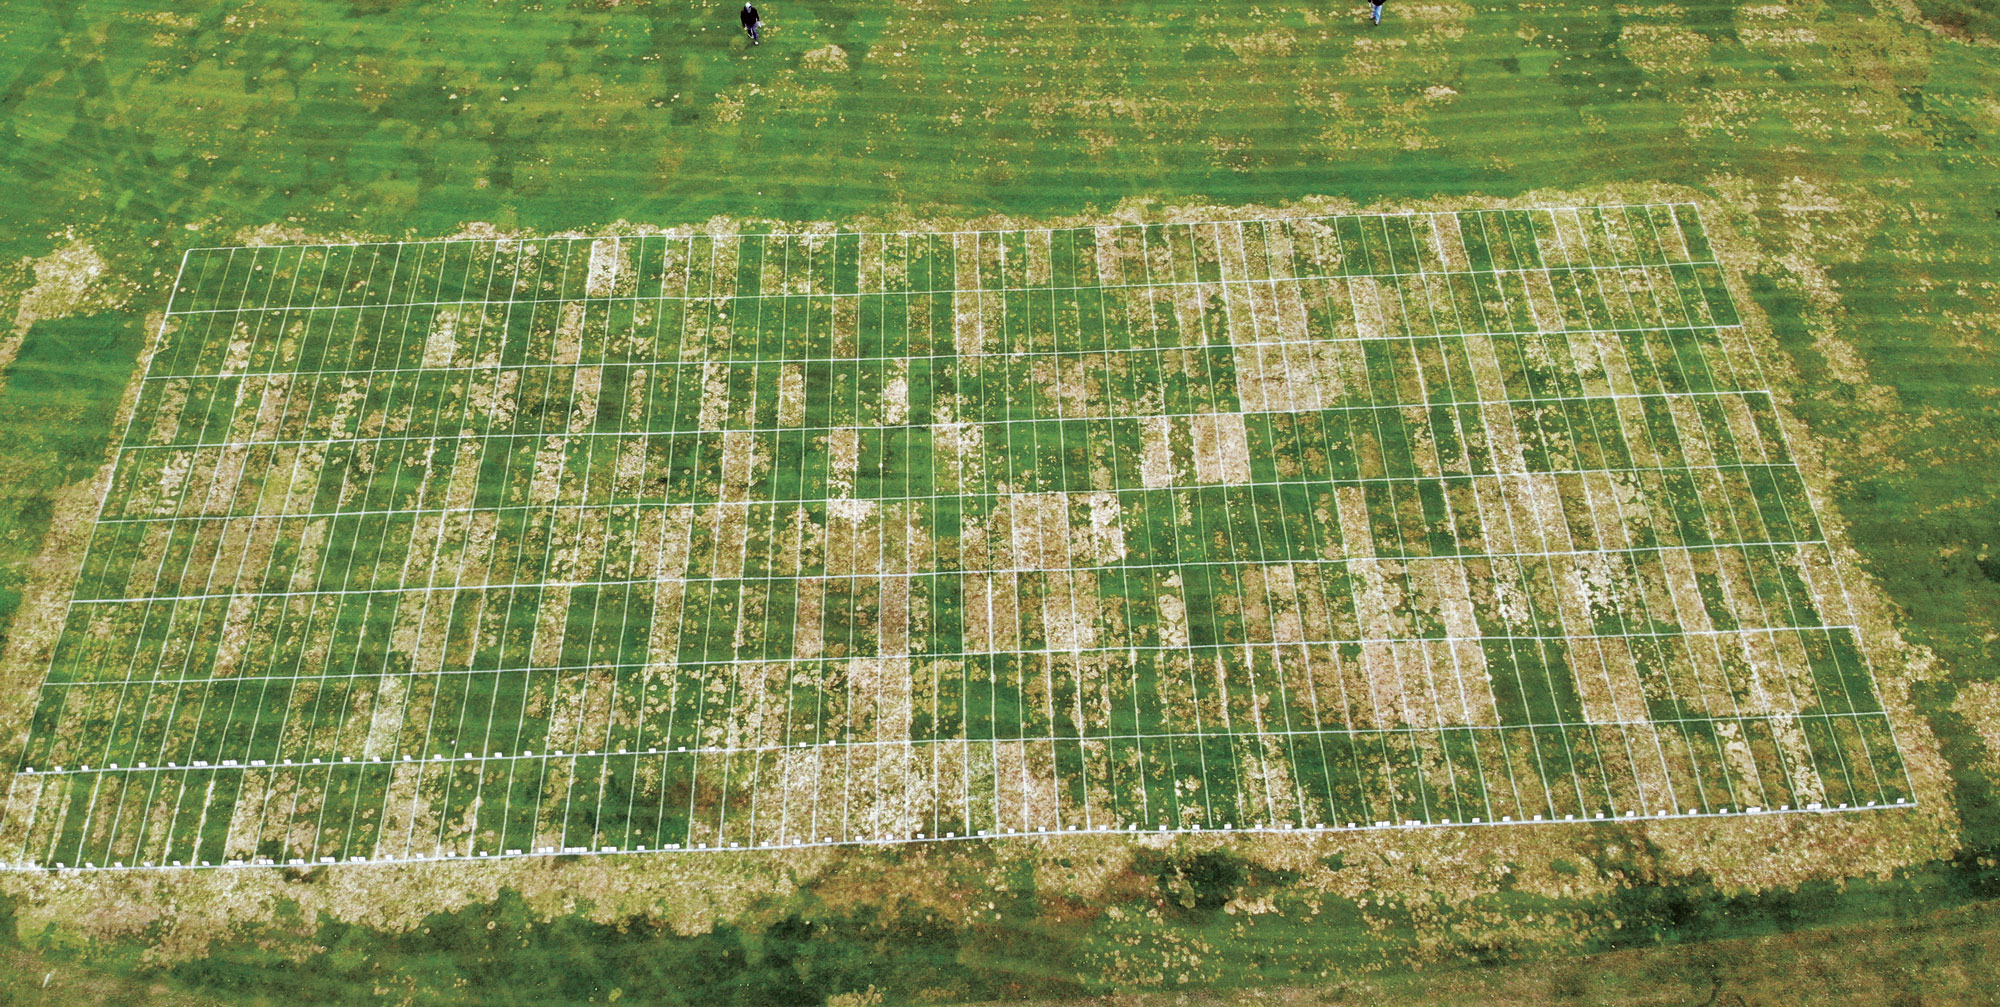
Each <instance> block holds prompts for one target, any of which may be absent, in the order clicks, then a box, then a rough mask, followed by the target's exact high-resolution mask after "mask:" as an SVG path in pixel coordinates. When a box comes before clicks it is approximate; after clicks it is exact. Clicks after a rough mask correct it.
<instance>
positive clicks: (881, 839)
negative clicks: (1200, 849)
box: [0, 799, 1916, 877]
mask: <svg viewBox="0 0 2000 1007" xmlns="http://www.w3.org/2000/svg"><path fill="white" fill-rule="evenodd" d="M1915 806H1916V804H1915V802H1911V801H1905V800H1902V799H1898V800H1897V802H1896V803H1895V804H1878V803H1869V804H1866V805H1855V806H1851V807H1850V806H1846V805H1843V806H1840V807H1837V808H1829V807H1824V806H1821V805H1817V804H1815V805H1811V806H1808V807H1804V808H1793V807H1789V806H1787V807H1782V808H1763V807H1758V808H1744V809H1742V810H1739V811H1719V812H1714V813H1711V814H1708V815H1703V814H1702V813H1701V812H1698V811H1688V812H1677V813H1669V812H1664V811H1662V812H1647V813H1645V814H1640V813H1639V812H1638V811H1637V810H1636V809H1632V810H1627V811H1625V812H1624V813H1622V814H1620V813H1619V812H1618V809H1615V808H1610V809H1606V810H1605V811H1603V812H1599V813H1597V814H1596V815H1586V816H1584V817H1581V818H1579V817H1577V816H1575V815H1571V816H1569V817H1567V818H1558V819H1544V818H1535V819H1532V820H1530V819H1525V818H1524V819H1519V820H1516V819H1514V818H1512V817H1508V818H1505V819H1501V820H1482V819H1473V820H1471V821H1463V822H1459V821H1450V820H1444V821H1436V822H1420V821H1416V820H1414V819H1412V820H1408V821H1403V822H1387V821H1379V822H1370V823H1367V824H1362V823H1359V822H1347V823H1346V824H1345V825H1341V824H1333V825H1328V824H1324V823H1319V824H1314V825H1310V826H1295V825H1292V824H1291V823H1289V822H1288V823H1284V824H1281V825H1276V826H1269V825H1259V824H1255V823H1252V824H1246V825H1242V826H1234V825H1226V826H1224V827H1222V828H1220V829H1217V828H1207V829H1204V828H1202V827H1201V826H1193V827H1189V828H1169V827H1167V826H1164V825H1162V826H1159V827H1158V828H1149V827H1144V826H1138V825H1130V824H1120V825H1116V826H1113V825H1108V824H1107V825H1100V826H1098V827H1097V828H1096V829H1093V830H1089V831H1084V830H1076V831H1070V830H1064V831H1061V832H1053V831H1029V832H1000V833H992V834H987V833H980V834H977V835H963V836H961V835H955V834H948V835H942V836H938V835H924V834H921V833H920V834H917V835H894V836H871V837H865V838H859V839H851V840H849V839H842V840H833V839H828V840H825V841H816V842H799V843H787V844H783V845H772V846H757V847H750V848H749V849H754V850H758V851H762V852H776V851H782V850H802V849H814V848H824V847H832V846H891V845H916V844H936V845H943V844H946V843H966V842H974V841H978V842H985V841H989V840H997V839H1017V840H1032V839H1076V838H1082V837H1084V836H1088V835H1092V834H1094V835H1097V836H1105V835H1135V836H1140V835H1145V836H1159V835H1194V834H1200V833H1204V832H1206V833H1209V834H1214V833H1217V832H1221V833H1223V834H1225V835H1226V834H1230V833H1255V834H1271V835H1297V834H1301V833H1304V834H1314V835H1317V834H1328V833H1344V832H1356V831H1362V832H1366V831H1375V830H1411V829H1480V828H1510V829H1511V828H1522V827H1526V826H1534V825H1576V824H1579V823H1583V824H1587V823H1589V822H1592V821H1597V822H1611V821H1617V822H1651V821H1686V820H1689V819H1691V818H1696V819H1698V818H1703V817H1707V818H1762V817H1770V816H1788V815H1851V814H1856V813H1860V812H1869V811H1894V810H1906V809H1909V808H1913V807H1915ZM728 849H731V848H727V847H709V846H707V845H700V846H682V845H679V844H673V845H668V846H662V847H657V848H654V849H651V850H648V849H644V848H640V849H630V850H628V849H603V850H591V849H585V848H581V847H576V848H571V849H565V850H556V849H545V850H508V851H505V852H503V853H496V854H490V855H489V854H487V853H484V852H481V853H480V854H478V855H477V856H476V857H474V856H467V855H461V854H457V853H447V852H445V851H443V850H439V851H437V852H435V853H434V854H431V855H425V854H421V853H420V854H416V855H414V856H411V857H407V858H401V857H378V858H375V859H372V860H371V859H369V858H366V857H356V858H353V859H350V860H347V861H340V860H337V859H336V858H333V857H322V858H320V859H319V860H318V861H317V862H315V861H312V860H308V859H306V858H303V857H294V858H290V859H289V860H288V861H287V862H286V863H283V864H280V863H279V862H278V861H277V860H276V859H275V858H271V857H258V858H255V859H253V860H249V861H243V860H228V861H224V862H222V863H219V864H213V863H209V862H207V861H203V862H201V863H190V864H183V863H181V862H180V861H178V860H176V861H174V862H173V863H172V864H156V863H154V862H152V861H150V860H149V861H145V862H143V863H138V864H125V863H123V862H119V863H116V864H97V863H94V862H93V863H84V864H67V863H54V864H42V863H38V862H35V861H29V862H26V863H11V862H0V870H6V871H12V872H16V873H28V872H34V873H40V874H51V875H55V876H57V877H63V876H71V877H74V876H78V875H83V874H95V873H100V872H102V873H135V874H136V873H158V874H169V873H176V872H180V871H229V870H255V869H259V868H266V867H286V866H290V867H305V866H317V865H334V864H341V863H346V864H370V865H374V866H378V867H379V866H388V865H401V864H434V863H443V862H451V861H454V860H467V861H476V860H482V859H484V860H519V859H524V858H531V857H574V856H621V855H623V856H630V855H633V854H643V853H664V852H675V853H690V854H691V853H709V852H713V853H721V852H725V851H727V850H728Z"/></svg>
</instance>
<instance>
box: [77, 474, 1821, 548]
mask: <svg viewBox="0 0 2000 1007" xmlns="http://www.w3.org/2000/svg"><path fill="white" fill-rule="evenodd" d="M1794 468H1795V467H1794V466H1793V465H1791V464H1790V463H1782V462H1717V463H1713V464H1690V465H1688V466H1687V467H1679V466H1670V465H1662V466H1643V465H1640V466H1606V467H1600V468H1576V469H1534V470H1523V471H1486V472H1452V473H1445V474H1439V475H1429V474H1425V473H1415V474H1412V475H1404V476H1392V475H1383V476H1339V477H1327V478H1321V479H1269V480H1258V479H1252V480H1249V481H1246V482H1229V483H1224V482H1209V483H1203V482H1175V483H1162V484H1159V485H1154V486H1121V487H1111V488H1104V489H1095V488H1093V489H1074V490H1068V489H1046V490H1000V491H993V490H985V491H981V490H970V491H967V492H964V493H933V494H927V495H920V496H901V497H898V496H869V497H853V498H843V497H786V498H773V499H764V500H752V501H725V500H722V499H721V494H720V493H719V492H718V493H717V494H715V498H714V499H704V500H681V501H670V500H642V499H630V500H604V501H598V502H595V503H592V502H587V501H579V502H573V503H553V502H551V503H526V504H497V505H492V506H484V507H482V506H479V505H476V504H468V505H464V506H459V507H451V506H445V507H427V508H410V509H406V510H397V509H394V508H381V509H372V510H371V509H356V510H345V511H296V512H282V511H271V512H260V513H250V514H179V515H163V516H158V517H150V518H125V519H116V518H113V519H106V521H105V522H104V523H105V524H107V525H114V524H176V523H189V524H195V525H196V526H197V527H199V525H200V522H205V521H222V522H225V523H226V522H231V521H237V522H257V521H273V520H300V521H307V520H318V519H322V518H331V519H334V520H336V521H338V520H340V519H343V518H398V517H406V516H407V517H410V518H412V519H414V518H416V517H419V516H428V515H453V514H466V515H473V514H493V515H496V516H497V515H501V514H511V513H515V512H529V511H542V510H547V511H552V512H556V511H560V512H571V513H576V514H579V515H580V514H583V513H585V512H589V511H598V510H609V511H620V510H628V509H629V510H631V511H633V512H634V515H635V518H636V515H637V514H638V513H641V512H644V511H646V510H676V509H690V510H692V509H699V508H712V507H718V506H722V505H725V504H728V503H748V504H749V505H750V506H753V507H773V506H782V507H812V506H813V505H819V508H820V509H824V507H825V505H827V504H830V503H832V502H834V501H836V500H841V499H857V500H865V501H869V502H872V503H877V504H892V503H931V502H935V501H938V500H952V501H967V500H969V501H986V500H995V501H1006V502H1010V503H1011V502H1012V501H1013V500H1014V499H1015V498H1017V497H1023V496H1045V495H1048V494H1054V493H1061V494H1065V495H1071V496H1078V497H1083V498H1085V499H1088V498H1089V497H1090V496H1092V495H1095V494H1097V493H1112V494H1117V495H1118V496H1120V497H1121V498H1122V497H1127V496H1133V497H1141V498H1143V496H1144V495H1146V494H1152V493H1176V494H1178V493H1179V492H1181V491H1198V490H1220V491H1222V492H1224V493H1230V492H1246V491H1255V490H1269V489H1283V488H1286V487H1305V488H1313V487H1320V488H1325V489H1337V488H1340V487H1349V486H1384V485H1400V484H1403V483H1411V484H1417V483H1437V484H1440V485H1442V486H1445V487H1447V488H1448V487H1450V486H1451V485H1453V484H1457V485H1464V486H1470V485H1472V484H1476V483H1480V482H1500V483H1504V482H1506V481H1507V480H1509V479H1515V480H1525V479H1535V478H1537V477H1563V476H1570V477H1577V478H1581V477H1584V476H1591V475H1630V476H1638V477H1641V478H1643V477H1644V476H1645V475H1647V474H1649V473H1650V474H1654V475H1682V474H1684V475H1692V474H1694V473H1699V472H1713V473H1717V474H1720V473H1727V472H1745V473H1748V472H1758V471H1766V472H1768V471H1771V470H1777V471H1780V472H1782V471H1786V470H1791V469H1794ZM997 510H998V507H997V506H996V508H995V511H997ZM987 513H988V514H991V513H994V511H988V512H987ZM172 533H173V532H172V531H171V530H170V532H169V534H170V535H171V534H172ZM196 534H199V532H196ZM1778 541H1796V542H1820V543H1824V542H1825V541H1826V540H1825V539H1824V538H1811V539H1789V540H1778ZM1688 548H1695V546H1692V545H1690V546H1688Z"/></svg>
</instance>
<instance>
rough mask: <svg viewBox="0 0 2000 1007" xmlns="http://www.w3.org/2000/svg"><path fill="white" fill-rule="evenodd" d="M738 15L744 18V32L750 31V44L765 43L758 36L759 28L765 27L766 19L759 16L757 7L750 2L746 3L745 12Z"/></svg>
mask: <svg viewBox="0 0 2000 1007" xmlns="http://www.w3.org/2000/svg"><path fill="white" fill-rule="evenodd" d="M738 16H739V17H741V18H742V20H743V30H744V32H746V33H748V34H749V36H750V44H751V45H761V44H763V43H762V40H760V39H759V38H758V37H757V32H758V30H759V29H761V28H763V27H764V19H763V18H760V17H758V16H757V8H756V7H754V6H752V5H750V4H744V5H743V13H742V14H740V15H738Z"/></svg>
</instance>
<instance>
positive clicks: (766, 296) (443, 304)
mask: <svg viewBox="0 0 2000 1007" xmlns="http://www.w3.org/2000/svg"><path fill="white" fill-rule="evenodd" d="M282 247H284V248H288V249H289V248H296V247H299V246H294V245H287V246H282ZM1716 265H1719V263H1716V262H1714V261H1711V260H1687V261H1678V260H1676V261H1669V262H1633V263H1623V264H1619V265H1613V266H1594V265H1589V266H1587V265H1573V266H1555V267H1551V268H1554V269H1558V270H1563V271H1574V272H1595V271H1598V270H1603V271H1607V272H1625V271H1627V270H1643V269H1646V268H1649V267H1662V266H1716ZM1514 271H1516V270H1512V269H1509V268H1494V269H1447V270H1420V271H1417V272H1386V273H1309V274H1306V275H1303V276H1285V277H1275V276H1274V277H1247V278H1243V279H1235V280H1227V281H1217V280H1159V281H1156V282H1153V283H1146V284H1140V283H1109V284H1105V285H1103V286H1101V287H1088V288H1086V287H1075V286H1061V285H1057V284H1047V285H1037V286H1018V287H1015V286H1001V287H985V288H972V287H938V288H916V287H912V288H909V289H902V290H835V291H821V292H819V293H816V294H798V293H791V292H786V291H779V292H775V293H761V292H760V293H755V294H741V293H738V294H727V295H714V296H713V297H712V298H695V299H694V300H697V301H707V300H711V299H712V300H714V301H718V302H727V303H730V304H739V303H742V302H744V301H770V300H786V299H797V298H803V297H823V298H826V299H827V300H829V301H837V300H841V299H853V300H859V299H861V298H864V297H877V296H884V295H887V296H894V297H941V296H957V295H961V294H979V293H986V294H1039V293H1042V292H1044V291H1057V292H1060V291H1070V290H1086V289H1089V290H1147V289H1173V288H1177V287H1195V286H1211V285H1218V284H1220V283H1223V282H1227V283H1240V284H1246V285H1254V284H1259V283H1269V284H1276V283H1284V282H1287V281H1291V280H1302V281H1309V282H1310V281H1328V280H1364V279H1365V280H1390V279H1403V278H1406V277H1413V276H1445V277H1451V276H1495V275H1499V276H1504V275H1506V274H1507V273H1509V272H1514ZM273 277H274V278H275V277H276V273H274V274H273ZM674 300H677V298H674V297H671V296H666V295H661V296H654V297H641V296H637V295H631V294H623V295H609V296H592V295H589V294H582V293H579V294H577V295H575V296H573V297H509V298H505V299H500V298H477V297H468V298H456V299H449V300H442V299H441V300H430V301H390V302H385V303H381V304H292V303H285V304H273V303H271V302H268V301H266V302H263V303H261V304H259V305H258V306H256V307H235V308H183V309H181V310H179V311H176V312H173V313H172V317H176V318H194V317H199V316H201V315H244V314H256V313H261V312H274V311H283V312H293V311H303V312H313V311H333V312H340V311H395V310H397V309H403V310H408V309H411V308H465V307H485V306H487V305H492V304H582V303H584V302H586V301H602V302H605V303H606V305H607V306H609V305H613V304H616V305H630V306H633V307H637V306H639V305H648V304H664V303H668V302H671V301H674ZM411 369H412V370H414V369H415V368H411ZM239 373H240V372H239ZM180 376H182V375H175V374H166V375H162V377H180Z"/></svg>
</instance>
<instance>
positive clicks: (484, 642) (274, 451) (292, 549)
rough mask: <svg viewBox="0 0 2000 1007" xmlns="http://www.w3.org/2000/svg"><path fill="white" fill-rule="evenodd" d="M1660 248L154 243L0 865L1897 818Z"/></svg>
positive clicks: (1667, 210)
mask: <svg viewBox="0 0 2000 1007" xmlns="http://www.w3.org/2000/svg"><path fill="white" fill-rule="evenodd" d="M1838 578H1839V575H1838V572H1837V571H1836V569H1835V564H1834V560H1833V558H1832V556H1831V554H1830V550H1829V548H1828V546H1827V543H1826V540H1825V533H1824V531H1823V530H1822V528H1821V525H1820V523H1819V522H1818V520H1817V519H1816V517H1815V515H1814V510H1813V505H1812V503H1811V501H1810V500H1809V499H1808V495H1807V491H1806V488H1805V486H1804V484H1803V483H1802V481H1801V479H1800V475H1799V471H1798V469H1797V467H1796V465H1795V462H1794V459H1793V457H1792V455H1791V453H1790V451H1789V450H1788V448H1787V444H1786V440H1785V436H1784V434H1783V432H1782V431H1781V429H1780V427H1779V419H1778V416H1777V413H1776V411H1775V409H1774V406H1773V403H1772V400H1771V396H1770V394H1769V392H1768V390H1767V386H1766V384H1765V382H1764V379H1763V377H1762V373H1761V370H1760V367H1759V364H1758V361H1757V358H1756V355H1755V352H1754V350H1753V348H1752V347H1751V346H1750V344H1749V343H1748V342H1747V340H1746V339H1745V338H1744V335H1743V332H1742V330H1741V328H1740V327H1739V326H1738V324H1737V318H1736V315H1735V313H1734V311H1733V309H1732V307H1731V304H1730V300H1729V296H1728V294H1727V293H1726V291H1725V288H1724V285H1723V282H1722V278H1721V274H1720V271H1719V268H1718V266H1717V265H1716V263H1715V262H1714V261H1713V255H1712V253H1711V252H1710V250H1709V247H1708V244H1707V242H1706V240H1705V238H1704V236H1703V232H1702V229H1701V226H1700V223H1699V220H1698V217H1697V215H1696V213H1695V211H1694V208H1693V207H1691V206H1687V205H1650V206H1607V207H1585V208H1561V209H1552V210H1551V209H1536V210H1494V211H1467V212H1460V213H1444V214H1411V215H1387V216H1367V215H1361V216H1339V217H1321V218H1298V219H1284V220H1261V221H1242V222H1225V223H1197V224H1167V225H1147V226H1119V227H1101V228H1081V229H1072V230H1055V231H1049V230H1026V231H998V232H995V231H981V232H958V233H922V234H916V233H912V234H858V233H834V232H830V231H825V232H814V233H799V234H785V235H743V236H710V235H694V236H663V235H651V236H640V237H617V238H599V239H594V240H593V239H574V240H572V239H551V240H522V241H516V240H506V241H441V242H422V243H390V244H379V245H359V246H347V245H336V246H320V245H315V246H292V247H257V248H221V249H204V250H200V251H195V252H192V253H190V254H189V255H188V256H187V258H186V261H185V266H184V269H183V271H182V273H181V275H180V277H179V279H178V280H177V282H176V285H175V288H174V292H173V299H172V305H171V310H170V311H169V313H168V318H167V321H166V324H165V326H164V328H163V332H162V335H161V340H160V343H159V346H158V352H157V354H156V356H155V357H154V358H153V360H152V364H151V369H150V371H149V372H148V374H147V375H146V377H145V379H144V386H143V389H142V390H141V393H140V395H139V398H138V405H137V411H136V414H135V416H134V418H133V420H132V423H131V426H130V428H129V430H127V431H126V433H125V434H124V437H123V439H122V441H121V442H120V448H119V451H118V455H117V459H116V465H115V470H114V474H113V478H112V480H111V485H110V490H109V493H108V495H107V497H106V499H105V501H104V504H103V510H102V513H101V514H100V517H99V520H98V522H97V524H96V526H95V530H94V532H93V534H92V537H91V541H90V545H89V549H88V553H87V556H86V559H85V561H84V564H83V569H82V573H81V577H80V580H79V582H78V584H77V587H76V593H75V597H74V599H73V601H72V602H71V604H70V606H69V608H68V611H67V621H66V623H65V625H64V629H63V632H62V635H61V638H60V642H59V644H58V646H57V648H56V653H55V656H54V659H53V662H52V666H51V668H50V670H49V675H48V680H47V683H46V684H45V685H43V686H42V688H41V691H40V694H39V705H38V707H37V710H36V713H35V718H34V723H33V725H32V730H31V734H30V737H29V739H28V742H27V747H26V751H25V752H24V753H23V755H22V756H21V758H20V762H19V766H20V767H21V768H20V771H19V772H17V773H16V774H15V775H14V777H13V779H12V782H11V785H10V787H9V789H8V791H7V805H6V809H5V817H4V821H0V844H4V845H0V859H4V860H6V861H7V862H9V863H11V864H15V865H23V864H36V865H42V866H52V865H56V864H64V865H69V866H76V865H93V866H97V867H105V866H113V865H119V866H127V867H129V866H134V865H163V866H164V865H173V864H176V863H178V864H182V865H200V864H204V863H209V864H222V863H228V862H245V863H258V862H274V863H280V864H283V863H299V862H304V863H318V862H326V861H335V862H346V861H354V860H363V859H366V860H371V861H373V860H385V859H389V860H395V859H410V858H433V857H452V856H455V857H479V856H506V855H510V854H515V853H526V854H532V853H548V852H586V851H587V852H600V851H606V850H624V851H630V850H640V849H644V850H660V849H693V848H729V847H744V848H752V847H777V846H793V845H800V844H810V843H821V842H877V841H895V840H908V839H918V838H938V837H967V836H980V835H1005V834H1013V833H1051V832H1067V831H1070V830H1090V831H1097V830H1106V829H1109V830H1146V831H1153V830H1160V829H1210V830H1212V829H1250V828H1262V829H1283V828H1293V829H1296V828H1306V829H1312V828H1320V827H1331V828H1340V827H1348V826H1350V825H1353V826H1360V827H1370V826H1377V825H1397V826H1402V825H1407V824H1412V823H1431V824H1442V823H1447V822H1450V823H1471V822H1485V823H1492V822H1503V821H1513V822H1523V821H1532V820H1563V819H1568V818H1571V817H1574V818H1577V819H1590V818H1597V817H1600V816H1603V817H1618V818H1622V817H1628V816H1641V817H1653V816H1658V815H1685V814H1691V813H1692V814H1703V815H1707V814H1729V813H1741V812H1754V811H1760V810H1761V811H1780V810H1788V809H1795V810H1807V809H1837V808H1841V807H1856V808H1859V807H1865V806H1868V805H1870V804H1879V805H1893V804H1896V803H1901V802H1903V801H1906V800H1908V799H1909V796H1910V793H1909V784H1908V781H1907V778H1906V776H1905V773H1904V770H1903V765H1902V762H1901V759H1900V756H1899V754H1898V751H1897V748H1896V743H1895V740H1894V738H1893V736H1892V734H1891V731H1890V725H1889V723H1888V721H1887V719H1886V717H1885V716H1884V714H1883V712H1882V709H1881V707H1880V705H1879V704H1878V702H1877V699H1876V693H1875V689H1874V685H1873V682H1872V679H1871V676H1870V672H1869V670H1868V668H1867V666H1866V665H1865V663H1864V661H1863V657H1862V654H1861V651H1860V648H1859V647H1858V646H1857V643H1856V639H1855V630H1854V627H1853V625H1852V621H1853V620H1852V616H1851V615H1850V614H1849V609H1848V606H1847V604H1846V601H1845V597H1844V593H1843V589H1842V587H1841V585H1840V582H1839V579H1838Z"/></svg>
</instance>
